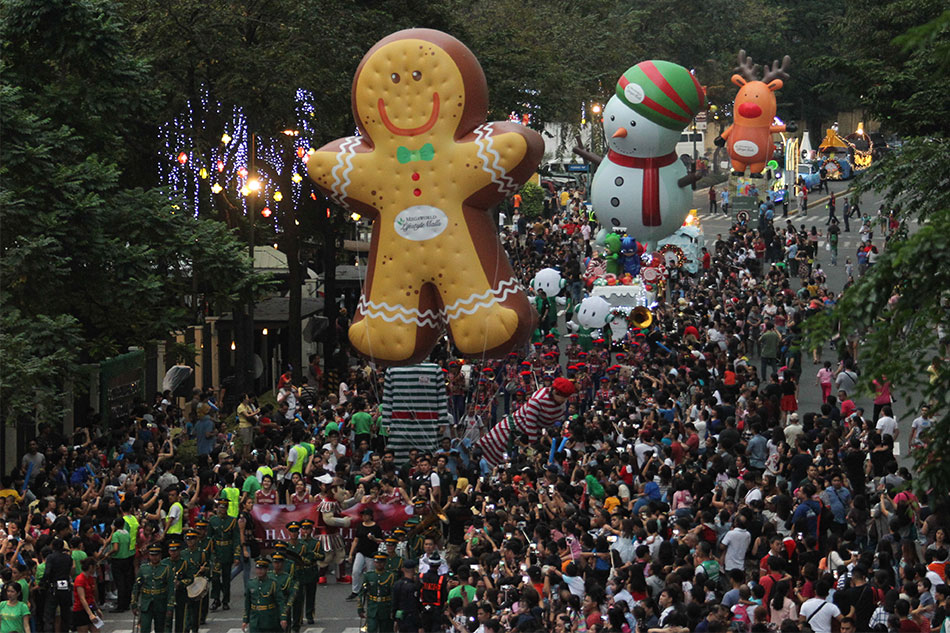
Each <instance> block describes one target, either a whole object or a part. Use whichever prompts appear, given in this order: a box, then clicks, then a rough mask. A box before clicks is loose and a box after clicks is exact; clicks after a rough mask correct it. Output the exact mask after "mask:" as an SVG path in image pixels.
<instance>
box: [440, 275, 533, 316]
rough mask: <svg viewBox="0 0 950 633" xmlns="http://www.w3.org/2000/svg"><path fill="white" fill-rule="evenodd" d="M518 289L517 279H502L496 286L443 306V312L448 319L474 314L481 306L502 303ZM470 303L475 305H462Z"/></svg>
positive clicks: (519, 286)
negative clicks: (467, 306)
mask: <svg viewBox="0 0 950 633" xmlns="http://www.w3.org/2000/svg"><path fill="white" fill-rule="evenodd" d="M520 291H521V285H520V284H519V283H518V280H517V279H515V278H514V277H511V278H509V279H505V280H504V281H502V282H501V283H500V284H498V286H497V287H496V288H489V289H488V290H486V291H485V292H483V293H481V294H473V295H470V296H469V297H468V298H466V299H458V300H456V301H454V302H453V303H452V305H450V306H448V307H446V308H445V311H444V312H445V314H446V316H447V317H448V318H449V319H457V318H459V316H461V315H462V314H474V313H475V312H476V311H478V310H480V309H482V308H489V307H491V306H493V305H495V304H496V303H502V302H503V301H505V299H507V298H508V297H509V295H512V294H515V293H517V292H520ZM470 303H475V305H474V306H472V307H471V308H463V307H462V306H465V305H468V304H470Z"/></svg>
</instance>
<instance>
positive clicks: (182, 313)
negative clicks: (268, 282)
mask: <svg viewBox="0 0 950 633" xmlns="http://www.w3.org/2000/svg"><path fill="white" fill-rule="evenodd" d="M124 33H125V32H124V27H123V25H122V23H121V21H120V20H119V18H118V17H117V14H116V11H115V7H114V6H113V5H111V4H110V3H105V2H92V1H84V2H72V1H67V0H58V1H46V0H43V1H39V0H11V1H7V2H5V3H4V11H3V14H2V17H0V40H2V41H3V42H4V46H3V53H4V55H3V57H4V60H3V65H2V67H0V74H2V78H3V81H2V83H0V126H2V128H3V130H4V138H3V161H2V164H0V224H2V225H3V227H4V230H3V232H2V235H0V310H2V326H3V329H2V338H0V344H2V348H0V355H2V357H3V358H4V365H5V366H4V372H3V378H2V394H0V401H2V402H3V410H2V414H3V417H4V418H6V419H9V418H10V417H13V416H17V415H21V414H33V413H34V406H35V403H36V402H37V401H38V400H40V398H38V397H37V396H38V395H39V396H41V395H47V396H50V398H48V399H45V400H48V401H49V402H53V403H57V402H60V401H61V399H60V398H58V397H56V396H58V395H59V394H61V393H63V390H64V388H65V386H66V385H67V384H68V383H69V382H70V381H72V380H75V379H76V378H77V376H78V370H79V368H78V365H79V363H84V362H92V361H97V360H101V359H103V358H107V357H109V356H111V355H114V354H115V353H117V352H120V351H125V349H126V348H127V347H128V346H130V345H143V344H145V343H146V342H148V341H149V340H153V339H164V338H165V337H166V336H167V335H168V334H169V332H171V331H174V330H176V329H181V328H182V327H184V326H185V325H188V324H190V323H194V322H196V321H197V319H198V317H199V315H200V314H201V313H202V312H203V311H205V310H207V309H214V308H215V306H216V305H218V304H222V305H223V304H225V303H226V302H228V301H229V300H230V297H231V296H232V295H233V294H236V293H239V292H242V291H243V290H244V289H245V288H247V287H248V286H253V285H254V284H255V283H256V282H257V281H259V280H258V279H257V278H256V277H255V276H254V275H253V274H252V270H251V266H250V262H249V260H248V259H247V257H246V256H245V254H244V252H243V250H242V249H241V247H240V245H239V244H238V243H237V242H236V241H235V239H234V237H233V236H232V235H231V233H230V232H229V230H228V229H227V227H225V226H224V225H222V224H220V223H217V222H211V221H204V220H195V219H194V218H193V217H192V215H191V214H190V213H188V212H187V211H186V210H184V209H182V208H180V207H179V208H176V205H175V204H174V202H173V201H170V200H169V199H168V198H167V197H166V196H164V195H163V194H162V193H160V192H159V191H157V190H154V189H142V188H138V187H130V186H129V185H128V184H127V183H126V177H127V173H128V171H127V170H125V169H123V168H122V166H126V167H128V166H129V165H130V164H131V163H133V162H134V161H133V160H131V159H130V157H129V147H128V145H127V139H128V138H130V136H132V135H134V134H135V133H136V131H137V130H139V129H140V126H141V124H142V121H143V120H147V117H148V116H149V112H150V109H151V105H150V101H151V100H152V99H154V97H155V95H156V93H155V92H154V91H153V90H151V88H150V86H149V77H148V66H147V65H146V64H145V63H143V62H142V61H141V59H140V58H138V57H136V56H135V55H134V54H133V52H132V51H131V50H130V48H129V46H128V42H127V41H126V37H125V34H124ZM47 412H48V413H49V414H53V413H55V410H54V408H52V407H50V408H48V409H47Z"/></svg>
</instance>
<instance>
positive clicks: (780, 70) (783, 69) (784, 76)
mask: <svg viewBox="0 0 950 633" xmlns="http://www.w3.org/2000/svg"><path fill="white" fill-rule="evenodd" d="M791 65H792V58H791V57H789V56H788V55H786V56H785V57H783V58H782V65H781V66H779V64H778V60H773V61H772V68H770V69H769V70H767V71H766V72H765V76H764V77H762V81H763V82H765V83H769V82H770V81H772V80H773V79H781V80H782V81H788V68H789V66H791Z"/></svg>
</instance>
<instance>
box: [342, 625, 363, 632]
mask: <svg viewBox="0 0 950 633" xmlns="http://www.w3.org/2000/svg"><path fill="white" fill-rule="evenodd" d="M343 633H360V627H358V626H348V627H346V628H345V629H343Z"/></svg>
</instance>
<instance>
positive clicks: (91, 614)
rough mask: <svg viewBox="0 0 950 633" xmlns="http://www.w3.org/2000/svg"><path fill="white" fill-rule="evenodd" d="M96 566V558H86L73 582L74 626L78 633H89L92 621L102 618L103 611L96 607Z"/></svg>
mask: <svg viewBox="0 0 950 633" xmlns="http://www.w3.org/2000/svg"><path fill="white" fill-rule="evenodd" d="M95 565H96V559H95V558H91V557H90V558H84V559H83V561H82V563H80V569H81V570H82V572H81V573H80V574H79V575H78V576H76V580H74V581H73V626H74V627H76V633H89V625H90V624H91V623H92V621H93V620H94V619H96V618H97V617H98V618H101V617H102V609H100V608H99V607H98V606H97V605H96V576H95V574H94V573H93V568H94V567H95Z"/></svg>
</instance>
